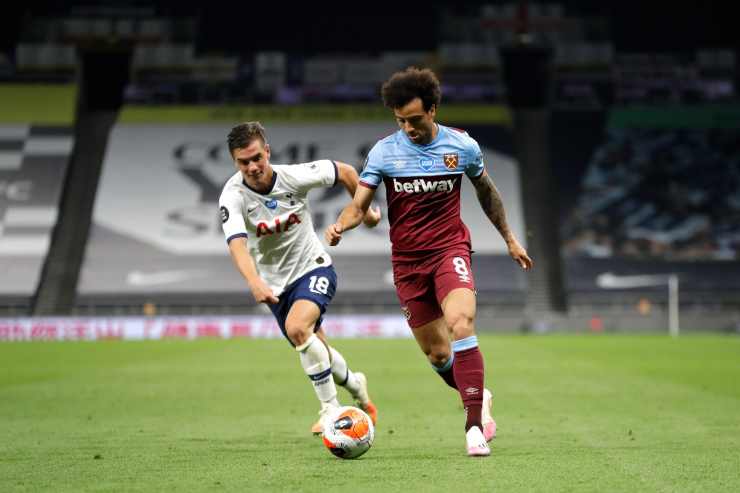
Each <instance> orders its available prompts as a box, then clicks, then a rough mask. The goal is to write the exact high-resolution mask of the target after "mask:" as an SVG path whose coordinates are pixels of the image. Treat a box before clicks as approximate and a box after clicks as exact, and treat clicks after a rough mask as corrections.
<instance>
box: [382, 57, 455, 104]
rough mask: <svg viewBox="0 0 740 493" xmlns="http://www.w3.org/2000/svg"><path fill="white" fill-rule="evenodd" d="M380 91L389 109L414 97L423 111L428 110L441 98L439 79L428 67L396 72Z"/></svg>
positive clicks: (408, 101)
mask: <svg viewBox="0 0 740 493" xmlns="http://www.w3.org/2000/svg"><path fill="white" fill-rule="evenodd" d="M380 92H381V94H382V96H383V104H384V105H386V106H387V107H389V108H391V109H393V108H400V107H402V106H406V105H407V104H409V103H410V102H411V100H413V99H414V98H420V99H421V102H422V104H423V105H424V111H429V110H430V109H431V108H432V105H434V106H439V102H440V101H441V100H442V91H441V89H440V87H439V79H437V76H436V75H435V74H434V72H432V71H431V70H429V69H428V68H425V69H418V68H416V67H409V68H407V69H406V70H402V71H400V72H396V73H395V74H393V75H392V76H391V78H390V79H388V80H387V81H386V82H385V84H383V88H382V89H381V91H380Z"/></svg>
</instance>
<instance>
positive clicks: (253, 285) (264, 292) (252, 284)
mask: <svg viewBox="0 0 740 493" xmlns="http://www.w3.org/2000/svg"><path fill="white" fill-rule="evenodd" d="M229 253H230V254H231V259H232V260H233V261H234V265H236V268H237V269H239V272H241V274H242V276H244V279H246V281H247V284H248V285H249V289H250V290H251V291H252V296H254V299H255V300H256V301H257V303H269V304H275V303H278V302H279V300H278V299H277V297H276V296H275V295H274V294H273V292H272V289H270V286H268V285H267V283H266V282H265V281H264V280H263V279H262V277H260V275H259V273H258V272H257V268H256V267H255V266H254V260H253V259H252V256H251V255H250V254H249V250H248V249H247V239H246V238H241V237H240V238H233V239H231V241H229Z"/></svg>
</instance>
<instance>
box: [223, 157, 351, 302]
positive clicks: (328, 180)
mask: <svg viewBox="0 0 740 493" xmlns="http://www.w3.org/2000/svg"><path fill="white" fill-rule="evenodd" d="M272 169H273V171H274V173H273V180H272V186H271V188H270V190H269V191H268V192H267V193H264V194H262V193H259V192H256V191H254V190H253V189H251V188H249V186H248V185H247V184H246V183H245V182H244V178H243V177H242V174H241V172H239V171H237V172H236V174H234V176H232V177H231V178H230V179H229V181H227V182H226V185H224V189H223V191H222V192H221V197H220V198H219V201H218V202H219V209H220V211H221V222H222V223H223V224H222V225H223V230H224V236H226V243H229V242H230V241H231V240H232V239H234V238H239V237H242V238H247V246H248V247H249V253H250V255H251V256H252V258H253V259H254V261H255V264H256V267H257V271H258V272H259V274H260V276H261V277H262V279H264V281H265V282H266V283H267V284H268V286H270V288H271V289H272V292H273V294H274V295H275V296H280V294H281V293H282V292H283V290H284V289H285V287H286V286H288V285H289V284H290V283H292V282H293V281H295V280H296V279H298V278H299V277H301V276H303V275H304V274H306V273H307V272H309V271H311V270H313V269H316V268H318V267H326V266H328V265H331V257H330V256H329V254H327V253H326V250H325V249H324V246H323V245H322V244H321V241H320V240H319V238H318V236H317V235H316V232H315V231H314V229H313V221H312V220H311V212H310V211H309V209H308V197H307V196H306V194H307V193H308V191H309V190H311V189H312V188H316V187H330V186H333V185H334V184H336V182H337V178H338V170H337V166H336V164H335V163H334V162H333V161H330V160H328V159H323V160H320V161H312V162H310V163H302V164H293V165H284V164H273V165H272Z"/></svg>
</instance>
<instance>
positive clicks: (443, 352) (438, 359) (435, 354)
mask: <svg viewBox="0 0 740 493" xmlns="http://www.w3.org/2000/svg"><path fill="white" fill-rule="evenodd" d="M450 356H452V353H451V351H450V349H449V348H434V349H432V350H430V351H429V352H428V353H427V358H428V359H429V362H430V363H431V364H432V365H434V366H436V367H437V368H441V367H443V366H444V365H445V363H447V360H449V359H450Z"/></svg>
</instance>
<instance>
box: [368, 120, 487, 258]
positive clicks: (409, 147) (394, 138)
mask: <svg viewBox="0 0 740 493" xmlns="http://www.w3.org/2000/svg"><path fill="white" fill-rule="evenodd" d="M484 168H485V167H484V164H483V154H482V153H481V150H480V147H479V146H478V143H477V142H476V141H475V140H474V139H473V138H472V137H470V136H469V135H468V134H467V132H465V131H463V130H458V129H455V128H452V127H446V126H444V125H438V132H437V136H436V138H435V139H434V140H433V141H432V142H430V143H429V144H426V145H418V144H414V143H413V142H411V140H410V139H409V138H408V136H407V135H406V134H405V132H403V131H402V130H399V131H397V132H395V133H394V134H392V135H389V136H388V137H386V138H384V139H382V140H380V141H378V142H377V143H376V144H375V146H373V148H372V149H371V150H370V152H369V154H368V157H367V161H366V162H365V167H364V169H363V171H362V174H361V175H360V185H362V186H365V187H368V188H373V189H374V188H377V187H378V185H380V183H381V182H383V183H384V184H385V188H386V196H387V200H388V221H389V222H390V226H391V230H390V237H391V243H392V245H393V259H394V260H406V259H408V260H412V259H416V258H418V257H420V256H424V255H426V254H428V253H431V252H432V251H437V250H440V249H448V248H455V247H460V246H463V247H466V248H467V249H470V231H469V230H468V228H467V227H466V226H465V224H464V223H463V222H462V219H461V217H460V189H461V186H462V180H463V175H467V176H468V177H470V178H477V177H479V176H481V174H482V173H483V171H484Z"/></svg>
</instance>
